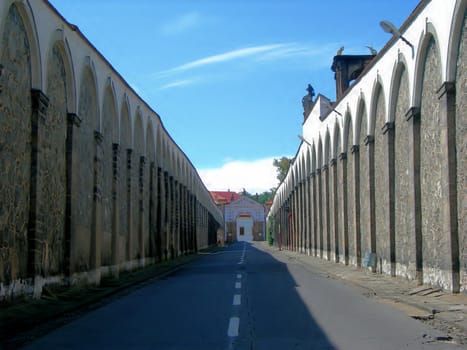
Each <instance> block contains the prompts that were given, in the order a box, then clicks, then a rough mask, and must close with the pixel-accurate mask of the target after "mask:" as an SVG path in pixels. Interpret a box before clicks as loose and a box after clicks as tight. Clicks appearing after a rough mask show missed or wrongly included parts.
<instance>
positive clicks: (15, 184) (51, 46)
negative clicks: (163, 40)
mask: <svg viewBox="0 0 467 350" xmlns="http://www.w3.org/2000/svg"><path fill="white" fill-rule="evenodd" d="M0 113H1V118H0V201H1V203H2V205H1V206H0V300H3V299H9V298H12V297H15V296H17V295H21V294H27V295H34V296H36V297H38V296H40V294H41V291H42V288H43V287H44V285H47V284H66V285H68V284H69V283H71V284H75V283H96V284H98V283H99V282H100V279H101V277H102V275H103V274H108V273H112V274H114V275H115V276H118V274H119V271H120V270H127V269H132V268H136V267H140V266H144V265H145V264H148V263H152V262H154V261H160V260H162V259H168V258H174V257H176V256H178V255H179V254H181V253H186V252H194V251H196V250H197V249H199V248H204V247H207V246H208V245H210V244H214V243H215V241H214V240H213V239H212V237H215V232H216V230H217V228H218V227H222V226H223V218H222V213H221V212H220V211H219V209H218V208H217V207H216V206H215V204H214V203H213V202H212V200H211V197H210V195H209V192H208V191H207V189H206V188H205V186H204V184H203V183H202V182H201V179H200V178H199V175H198V174H197V172H196V170H195V169H194V168H193V166H192V164H191V163H190V161H189V160H188V159H187V158H186V156H185V154H184V153H183V151H182V150H181V149H180V148H179V147H178V145H177V144H176V143H175V142H174V141H173V140H172V138H171V137H170V135H168V133H167V132H166V130H165V128H164V126H163V124H162V122H161V120H160V118H159V116H158V115H157V113H156V112H154V111H153V110H152V109H151V108H150V107H149V106H148V105H147V104H146V103H145V102H144V101H142V100H141V99H140V98H139V97H138V96H137V95H136V94H135V93H134V91H133V90H132V89H131V87H129V85H128V84H127V83H126V82H125V81H124V80H123V78H122V77H121V76H120V75H119V74H118V73H117V72H116V71H114V69H113V68H112V67H111V65H110V64H109V63H108V62H107V61H106V60H105V58H103V57H102V55H101V54H100V53H98V52H97V51H96V50H95V49H94V47H93V46H92V45H91V44H90V43H89V42H88V41H87V39H86V38H85V37H84V36H83V35H82V34H81V33H80V32H79V30H78V29H77V27H76V26H72V25H70V24H69V23H67V22H66V21H64V20H63V18H62V17H61V16H60V15H59V14H57V13H56V11H55V9H54V8H53V7H51V6H50V5H49V4H48V2H47V1H35V2H31V3H27V4H26V3H24V2H23V1H17V0H6V1H2V2H0ZM156 135H157V137H156ZM189 193H190V194H192V195H191V196H190V195H188V194H189ZM188 223H189V224H188ZM188 237H190V239H188Z"/></svg>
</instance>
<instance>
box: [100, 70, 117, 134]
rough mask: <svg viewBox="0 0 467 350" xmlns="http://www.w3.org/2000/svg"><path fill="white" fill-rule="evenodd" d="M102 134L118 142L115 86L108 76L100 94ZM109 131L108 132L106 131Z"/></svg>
mask: <svg viewBox="0 0 467 350" xmlns="http://www.w3.org/2000/svg"><path fill="white" fill-rule="evenodd" d="M102 96H103V101H102V119H103V120H104V123H103V125H102V134H103V135H104V137H105V138H108V139H109V140H111V142H112V143H118V142H119V134H120V132H119V127H120V125H119V120H120V119H119V117H118V106H117V98H116V93H115V86H114V83H113V81H112V79H111V78H110V77H108V78H107V80H106V83H105V85H104V93H103V94H102ZM107 130H108V131H110V132H108V131H107Z"/></svg>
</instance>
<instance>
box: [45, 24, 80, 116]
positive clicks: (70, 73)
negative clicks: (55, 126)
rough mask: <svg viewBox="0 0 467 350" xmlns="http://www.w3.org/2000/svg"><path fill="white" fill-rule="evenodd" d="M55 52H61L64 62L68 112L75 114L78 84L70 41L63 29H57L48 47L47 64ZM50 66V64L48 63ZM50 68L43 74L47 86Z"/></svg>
mask: <svg viewBox="0 0 467 350" xmlns="http://www.w3.org/2000/svg"><path fill="white" fill-rule="evenodd" d="M54 50H58V51H60V55H61V59H62V61H63V68H62V69H63V70H64V72H63V73H62V74H63V75H64V76H65V79H66V91H65V93H66V101H67V106H66V107H67V111H68V112H75V111H76V110H77V108H76V107H77V103H76V89H75V86H76V83H75V81H76V80H75V75H74V69H73V61H72V55H71V50H70V47H69V45H68V40H67V39H66V37H65V34H64V32H63V30H62V29H56V30H55V32H54V33H53V34H52V36H51V38H50V42H49V47H48V50H47V52H48V54H47V57H48V59H47V62H48V61H49V59H50V55H51V54H52V53H53V52H54ZM46 64H48V63H46ZM49 71H50V69H49V67H47V68H46V69H45V72H43V78H44V84H47V81H48V77H47V75H48V74H49Z"/></svg>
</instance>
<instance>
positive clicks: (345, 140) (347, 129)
mask: <svg viewBox="0 0 467 350" xmlns="http://www.w3.org/2000/svg"><path fill="white" fill-rule="evenodd" d="M351 135H353V132H352V115H351V114H350V111H349V110H347V111H346V113H345V115H344V119H343V127H342V153H349V152H351V148H352V145H353V141H354V140H353V137H351V138H350V140H349V136H351ZM349 142H350V148H349V147H348V146H349Z"/></svg>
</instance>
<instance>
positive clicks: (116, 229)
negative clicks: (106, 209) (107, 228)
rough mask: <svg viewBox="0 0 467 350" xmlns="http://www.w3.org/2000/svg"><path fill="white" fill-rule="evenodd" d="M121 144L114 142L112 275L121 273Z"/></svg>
mask: <svg viewBox="0 0 467 350" xmlns="http://www.w3.org/2000/svg"><path fill="white" fill-rule="evenodd" d="M119 164H120V145H119V144H118V143H114V144H112V198H111V199H112V237H111V244H110V248H111V249H112V255H111V260H112V266H113V267H112V275H113V276H116V277H118V275H119V269H120V268H119V263H120V261H119V251H118V246H119V244H118V243H119V237H120V215H119V210H118V204H119V203H120V198H119V191H118V189H119V185H120V184H119V182H120V181H119V173H120V167H119Z"/></svg>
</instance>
